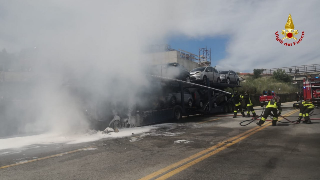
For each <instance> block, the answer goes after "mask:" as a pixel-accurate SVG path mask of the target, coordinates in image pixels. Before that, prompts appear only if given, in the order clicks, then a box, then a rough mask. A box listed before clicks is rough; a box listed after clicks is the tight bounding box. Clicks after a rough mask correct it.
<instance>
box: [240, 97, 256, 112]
mask: <svg viewBox="0 0 320 180" xmlns="http://www.w3.org/2000/svg"><path fill="white" fill-rule="evenodd" d="M243 99H244V103H245V104H244V105H246V109H247V116H248V117H250V111H251V112H252V116H253V117H256V112H255V111H254V109H253V104H252V102H251V99H250V95H249V94H248V92H247V91H246V92H245V94H244V96H243Z"/></svg>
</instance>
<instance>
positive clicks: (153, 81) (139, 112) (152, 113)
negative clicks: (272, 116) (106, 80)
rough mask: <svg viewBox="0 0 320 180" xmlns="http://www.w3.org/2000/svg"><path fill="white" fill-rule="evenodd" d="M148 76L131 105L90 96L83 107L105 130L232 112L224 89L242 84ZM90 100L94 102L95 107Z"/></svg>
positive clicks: (88, 116) (229, 96) (229, 95)
mask: <svg viewBox="0 0 320 180" xmlns="http://www.w3.org/2000/svg"><path fill="white" fill-rule="evenodd" d="M147 79H148V81H149V82H150V87H146V88H145V89H142V90H141V92H139V93H140V94H137V95H136V99H137V102H136V103H135V105H133V106H131V107H129V105H128V103H126V102H117V103H115V104H114V102H98V103H97V102H95V103H90V98H89V100H88V101H89V103H85V104H88V107H84V109H85V114H86V115H87V118H88V119H89V120H90V122H91V127H92V128H94V129H97V130H104V129H105V128H106V127H115V126H117V127H119V128H121V127H134V126H143V125H151V124H157V123H163V122H170V121H171V122H172V120H173V121H177V120H180V119H181V118H182V116H189V115H194V114H213V113H228V112H230V113H231V112H232V111H233V102H232V94H231V93H230V92H227V91H225V89H226V88H235V87H239V86H238V85H233V84H221V83H211V84H210V82H209V81H208V82H207V83H203V82H202V81H201V82H198V83H193V82H187V81H182V80H178V79H170V78H165V77H160V76H148V77H147ZM202 83H203V84H207V85H203V84H202ZM78 89H79V88H78ZM83 97H84V98H85V99H88V98H87V97H86V96H83ZM83 102H84V101H83ZM90 104H95V105H94V107H92V105H90ZM115 124H116V125H115Z"/></svg>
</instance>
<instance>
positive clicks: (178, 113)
mask: <svg viewBox="0 0 320 180" xmlns="http://www.w3.org/2000/svg"><path fill="white" fill-rule="evenodd" d="M181 114H182V112H181V109H180V108H175V109H174V111H173V116H174V117H173V118H174V120H175V121H179V120H180V119H181Z"/></svg>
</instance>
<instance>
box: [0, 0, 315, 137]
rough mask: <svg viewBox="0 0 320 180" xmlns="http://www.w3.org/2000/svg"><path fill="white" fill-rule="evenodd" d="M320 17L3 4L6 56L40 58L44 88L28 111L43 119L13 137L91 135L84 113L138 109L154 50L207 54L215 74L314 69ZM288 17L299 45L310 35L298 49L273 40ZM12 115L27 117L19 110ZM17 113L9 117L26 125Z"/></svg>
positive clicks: (58, 1)
mask: <svg viewBox="0 0 320 180" xmlns="http://www.w3.org/2000/svg"><path fill="white" fill-rule="evenodd" d="M319 7H320V1H318V0H308V1H300V0H261V1H256V0H246V1H240V0H229V1H225V0H214V1H213V0H175V1H172V0H154V1H149V0H136V1H130V0H122V1H113V0H92V1H87V0H46V1H43V0H28V1H25V0H1V1H0V24H1V28H0V49H3V48H5V49H6V50H7V52H9V53H18V52H20V51H21V50H23V49H30V48H31V49H32V48H34V47H36V51H37V53H36V54H35V56H34V57H33V58H34V61H33V63H34V64H33V65H32V67H33V68H34V70H35V71H34V73H35V75H34V76H35V77H36V79H37V83H35V84H36V85H37V87H36V88H34V92H33V93H31V94H33V95H34V96H35V97H36V101H35V102H32V103H33V105H34V106H30V108H31V107H33V108H35V109H36V112H37V115H36V116H35V117H34V118H32V122H30V119H31V118H26V120H25V121H23V123H24V125H23V126H22V125H20V124H14V125H12V127H14V126H17V127H20V128H21V129H22V130H23V129H24V130H25V131H27V130H30V129H31V130H32V129H39V130H44V129H48V130H49V129H51V130H54V131H55V132H56V131H63V132H70V131H71V130H78V129H86V128H87V127H84V126H88V122H87V121H88V118H87V116H86V115H85V112H84V111H83V110H84V109H85V110H90V107H91V106H92V107H91V109H93V110H95V111H96V110H97V109H96V108H93V107H94V106H95V105H97V104H99V103H101V101H112V102H114V103H115V102H126V104H134V103H136V102H137V101H139V100H140V99H141V98H137V96H138V94H139V93H140V92H141V90H144V89H146V88H148V87H150V83H149V82H148V81H147V79H146V78H145V76H143V72H144V71H145V68H147V66H145V65H146V64H148V63H149V62H150V60H149V59H148V58H147V56H146V55H145V54H144V53H145V51H144V50H145V49H146V48H147V47H150V46H152V45H157V44H170V45H171V46H172V48H175V49H183V50H187V51H190V52H193V53H197V52H198V48H199V47H205V46H207V47H208V48H211V49H212V59H213V62H214V64H215V65H217V68H218V70H223V69H232V70H234V71H236V72H252V70H253V69H255V68H266V69H267V68H275V67H287V66H294V65H302V64H317V63H319V57H320V51H319V47H320V41H319V39H318V38H317V35H318V31H317V30H318V29H320V20H319V17H320V11H319V9H318V8H319ZM289 13H291V15H292V20H293V23H294V25H295V29H297V30H298V31H299V34H298V35H296V36H297V37H298V38H300V37H301V34H302V31H304V32H305V37H304V38H303V41H302V42H301V43H300V44H298V45H295V46H292V47H287V46H284V45H283V44H280V43H279V42H277V41H276V35H275V32H277V31H278V32H281V30H283V29H284V28H285V24H286V22H287V19H288V15H289ZM280 37H282V35H281V34H280ZM286 41H287V42H291V41H292V40H286ZM53 72H54V73H53ZM72 78H77V79H78V80H79V81H77V83H78V84H77V83H75V84H77V85H79V86H81V90H83V91H84V92H85V94H86V96H85V97H88V98H89V99H90V101H91V102H90V103H87V104H89V105H88V107H83V104H85V103H83V102H82V101H80V100H79V99H77V98H76V97H75V93H70V92H65V91H63V90H62V88H61V84H64V82H65V81H66V80H68V79H72ZM25 89H26V88H23V87H22V88H19V89H17V91H20V92H21V94H23V93H24V90H25ZM12 92H13V91H12ZM79 101H80V102H79ZM83 101H84V100H83ZM16 102H17V101H16ZM12 106H17V107H16V108H20V109H22V108H23V107H22V105H21V103H20V104H12ZM6 107H8V106H6ZM99 107H100V106H99ZM101 107H102V106H101ZM108 110H110V109H108ZM105 111H106V109H102V110H101V113H104V112H105ZM12 112H17V113H12ZM12 112H9V111H8V114H7V116H6V117H9V116H10V117H11V116H12V119H14V120H16V119H21V117H26V116H25V115H24V114H21V111H16V110H15V109H12ZM18 112H19V113H20V114H19V113H18ZM86 113H87V112H86ZM100 115H101V116H99V117H101V118H104V117H106V116H104V115H103V114H100ZM1 120H2V119H1ZM1 120H0V123H1ZM103 120H105V119H103ZM2 121H3V120H2ZM8 122H9V123H11V122H14V121H8ZM0 126H1V124H0ZM2 127H4V128H5V129H8V128H7V127H6V126H2ZM22 130H21V131H22Z"/></svg>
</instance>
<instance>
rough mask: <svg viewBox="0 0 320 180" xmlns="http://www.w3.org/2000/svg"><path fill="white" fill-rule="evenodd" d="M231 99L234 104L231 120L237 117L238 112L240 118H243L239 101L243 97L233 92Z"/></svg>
mask: <svg viewBox="0 0 320 180" xmlns="http://www.w3.org/2000/svg"><path fill="white" fill-rule="evenodd" d="M232 97H233V102H234V111H233V113H234V115H233V118H236V117H237V114H238V110H239V111H240V112H241V114H242V117H245V115H244V112H243V109H242V107H241V99H242V98H243V96H242V95H241V94H239V93H238V91H234V94H233V95H232Z"/></svg>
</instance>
